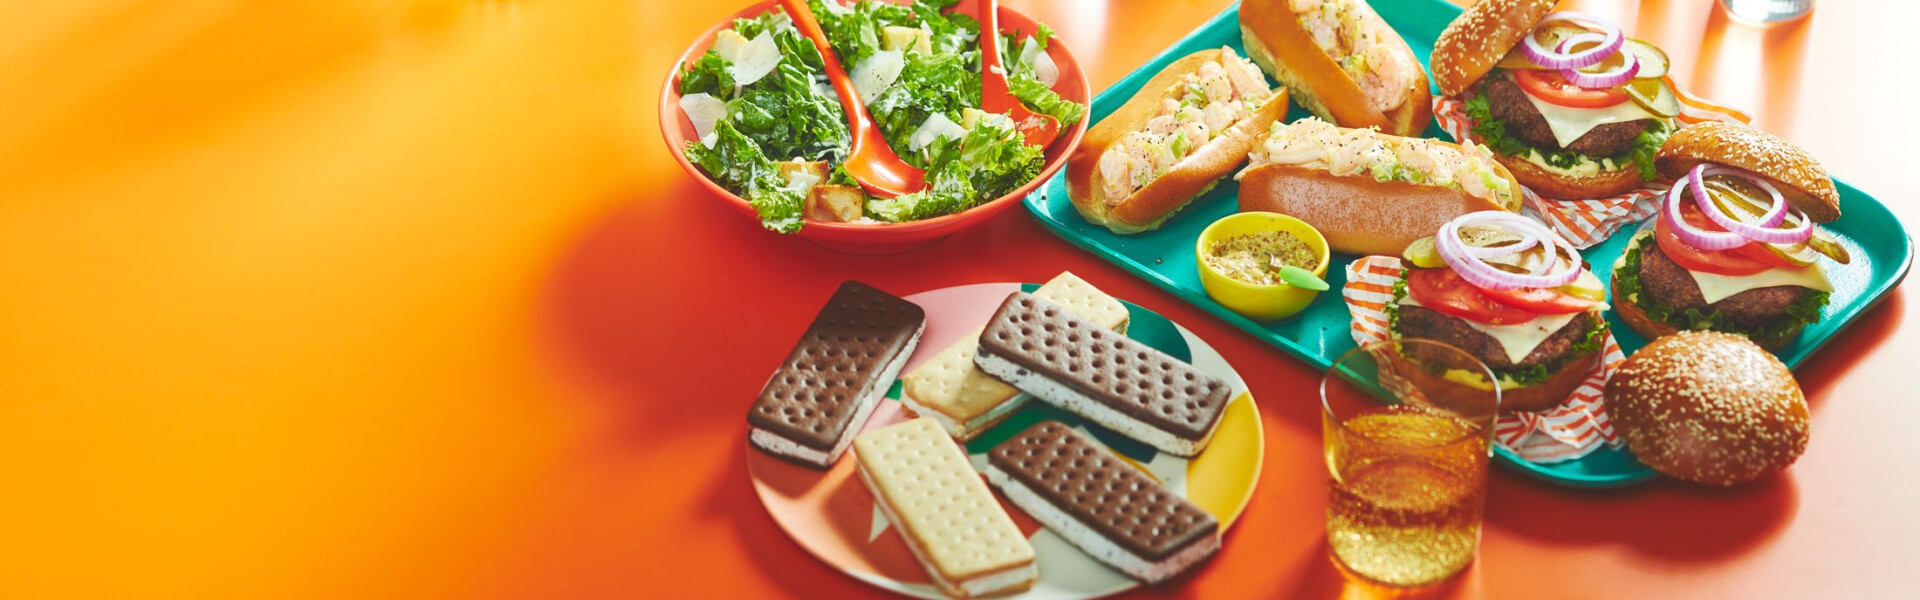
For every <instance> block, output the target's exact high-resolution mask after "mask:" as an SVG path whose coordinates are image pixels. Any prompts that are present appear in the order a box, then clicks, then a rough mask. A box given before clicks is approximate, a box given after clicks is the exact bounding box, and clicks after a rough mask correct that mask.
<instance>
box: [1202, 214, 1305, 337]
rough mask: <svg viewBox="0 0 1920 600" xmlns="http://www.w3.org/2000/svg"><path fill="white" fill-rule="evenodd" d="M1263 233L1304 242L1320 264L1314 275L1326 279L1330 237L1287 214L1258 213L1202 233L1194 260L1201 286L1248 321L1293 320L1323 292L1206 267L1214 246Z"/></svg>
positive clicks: (1231, 219)
mask: <svg viewBox="0 0 1920 600" xmlns="http://www.w3.org/2000/svg"><path fill="white" fill-rule="evenodd" d="M1262 231H1283V232H1286V233H1289V234H1292V235H1293V237H1296V238H1299V239H1300V241H1302V242H1305V243H1306V244H1307V248H1309V249H1311V250H1313V254H1314V258H1315V259H1317V261H1318V263H1319V264H1317V265H1315V266H1314V268H1313V274H1314V276H1315V277H1319V278H1321V279H1326V278H1327V263H1328V262H1330V259H1331V258H1332V256H1331V255H1330V253H1329V251H1328V249H1327V238H1326V237H1325V236H1322V235H1320V230H1318V229H1314V228H1313V226H1312V225H1308V224H1307V223H1306V222H1305V221H1301V220H1299V219H1295V218H1293V217H1289V216H1287V215H1283V214H1280V213H1273V212H1260V211H1255V212H1243V213H1235V214H1231V215H1227V216H1225V217H1222V218H1221V219H1220V220H1218V221H1214V222H1213V224H1212V225H1208V226H1207V228H1206V230H1204V231H1201V232H1200V239H1198V240H1195V241H1194V247H1193V252H1194V256H1193V260H1194V262H1195V263H1197V265H1198V266H1199V269H1200V286H1201V287H1204V288H1206V289H1207V295H1208V296H1211V297H1213V300H1214V301H1215V302H1219V303H1220V304H1221V305H1224V306H1226V307H1227V308H1228V309H1231V310H1232V311H1233V312H1237V313H1240V314H1242V315H1245V316H1246V317H1247V318H1250V319H1254V320H1259V321H1272V320H1277V319H1284V318H1287V317H1291V316H1293V315H1294V314H1295V313H1298V312H1300V310H1301V309H1304V308H1306V307H1307V304H1309V303H1311V302H1313V299H1314V298H1315V297H1318V296H1319V295H1320V292H1316V291H1313V290H1309V289H1303V288H1297V287H1293V286H1291V285H1287V284H1286V283H1276V284H1273V285H1255V284H1252V283H1247V282H1245V281H1241V280H1238V279H1234V278H1232V277H1228V276H1227V275H1226V274H1225V273H1221V272H1219V271H1217V270H1215V269H1214V268H1213V266H1211V265H1208V264H1207V255H1209V254H1211V253H1212V251H1213V245H1214V244H1216V243H1218V242H1220V241H1222V240H1225V239H1227V238H1231V237H1236V236H1242V235H1247V234H1250V233H1258V232H1262Z"/></svg>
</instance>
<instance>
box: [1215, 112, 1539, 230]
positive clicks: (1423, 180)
mask: <svg viewBox="0 0 1920 600" xmlns="http://www.w3.org/2000/svg"><path fill="white" fill-rule="evenodd" d="M1251 162H1252V164H1251V165H1250V166H1248V167H1247V168H1246V170H1243V171H1241V172H1240V174H1239V175H1236V176H1235V179H1238V180H1240V210H1241V211H1271V212H1277V213H1281V214H1285V215H1291V216H1293V217H1295V218H1298V219H1300V220H1302V221H1306V222H1307V224H1309V225H1312V226H1313V227H1314V228H1315V229H1318V230H1320V233H1321V234H1322V235H1325V236H1326V238H1327V245H1329V246H1331V247H1332V248H1333V249H1334V250H1336V251H1339V252H1346V253H1350V254H1383V255H1388V256H1392V255H1398V254H1399V253H1400V251H1401V250H1404V249H1406V247H1407V245H1408V244H1411V243H1413V241H1414V240H1417V239H1420V238H1423V237H1427V236H1431V235H1433V232H1434V231H1435V230H1437V229H1439V228H1440V226H1441V225H1444V224H1446V222H1447V221H1450V220H1453V218H1454V217H1458V216H1460V215H1464V214H1467V213H1471V212H1478V211H1483V210H1503V211H1508V212H1519V211H1520V202H1521V196H1520V185H1519V184H1518V183H1516V182H1515V181H1514V178H1513V174H1512V173H1511V172H1509V171H1507V169H1506V167H1503V166H1501V165H1500V163H1499V162H1496V161H1494V160H1493V158H1492V157H1491V153H1489V152H1487V151H1486V149H1485V148H1482V147H1479V146H1476V145H1474V144H1473V143H1472V142H1468V143H1467V145H1466V146H1460V145H1456V144H1450V143H1447V142H1442V141H1440V140H1434V139H1427V138H1410V137H1401V136H1396V135H1391V134H1386V133H1380V132H1377V131H1373V130H1370V129H1349V128H1343V127H1338V126H1335V125H1333V124H1331V123H1327V122H1325V121H1321V120H1319V119H1313V118H1307V119H1301V120H1299V121H1294V122H1293V123H1290V124H1286V125H1280V126H1276V127H1273V131H1272V133H1270V134H1269V135H1268V136H1267V137H1266V139H1264V140H1262V141H1261V143H1260V144H1258V145H1257V147H1255V148H1254V149H1253V153H1252V157H1251Z"/></svg>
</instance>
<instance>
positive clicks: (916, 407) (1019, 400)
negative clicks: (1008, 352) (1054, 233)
mask: <svg viewBox="0 0 1920 600" xmlns="http://www.w3.org/2000/svg"><path fill="white" fill-rule="evenodd" d="M1033 295H1034V296H1035V297H1039V298H1043V299H1045V300H1046V301H1048V302H1052V303H1054V304H1058V305H1060V306H1061V307H1063V308H1066V309H1067V310H1068V311H1070V312H1072V313H1073V314H1074V315H1077V316H1079V317H1080V318H1082V319H1086V320H1088V321H1090V322H1092V323H1093V324H1094V325H1097V326H1100V327H1104V328H1107V329H1113V330H1116V331H1126V330H1127V307H1126V305H1124V304H1121V303H1120V301H1119V300H1115V299H1113V297H1112V296H1108V295H1107V294H1106V293H1105V292H1101V291H1100V289H1099V288H1096V287H1093V284H1090V283H1087V282H1086V281H1084V280H1081V279H1080V278H1079V277H1076V276H1074V274H1073V273H1061V274H1059V275H1056V276H1054V278H1053V279H1052V280H1050V281H1048V282H1047V283H1046V284H1045V285H1042V286H1040V289H1037V290H1034V292H1033ZM979 347H980V330H978V329H976V330H974V331H973V332H972V333H968V334H967V335H965V336H962V337H961V338H960V339H959V340H958V341H955V342H954V343H953V345H952V346H948V347H947V348H946V349H945V350H941V351H940V353H939V354H935V355H934V356H933V358H931V359H928V360H927V362H924V363H921V364H920V366H918V367H914V369H913V371H911V372H908V373H907V376H906V378H905V379H904V380H903V383H904V385H903V387H902V390H901V394H900V402H901V403H902V404H905V405H906V408H907V411H908V412H910V413H912V414H914V415H918V416H924V417H933V419H934V420H935V421H938V422H939V423H940V427H942V428H944V429H946V430H947V434H948V435H951V436H953V437H954V439H958V440H961V441H967V440H971V439H973V438H974V437H975V436H978V435H980V432H983V431H986V430H988V429H991V428H992V427H993V426H994V425H998V424H999V423H1000V421H1003V420H1005V419H1006V418H1007V415H1011V414H1013V412H1014V411H1016V410H1019V409H1020V406H1021V405H1024V404H1026V402H1027V396H1026V395H1024V394H1021V393H1020V390H1017V389H1014V387H1013V386H1010V385H1007V384H1006V383H1003V382H1001V381H1000V380H998V379H994V378H993V377H992V376H989V375H987V374H986V373H982V372H980V369H979V368H978V367H975V366H974V365H973V354H974V350H975V349H977V348H979Z"/></svg>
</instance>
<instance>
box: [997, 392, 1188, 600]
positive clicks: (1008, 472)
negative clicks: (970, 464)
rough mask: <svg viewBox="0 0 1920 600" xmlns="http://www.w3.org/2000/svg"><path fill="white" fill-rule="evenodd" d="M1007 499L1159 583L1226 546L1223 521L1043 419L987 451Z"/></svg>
mask: <svg viewBox="0 0 1920 600" xmlns="http://www.w3.org/2000/svg"><path fill="white" fill-rule="evenodd" d="M987 481H988V482H990V483H992V484H993V486H994V487H996V488H999V489H1000V494H1001V495H1003V496H1005V497H1006V499H1007V501H1008V502H1012V503H1013V505H1014V506H1018V507H1020V510H1022V511H1025V512H1026V513H1027V514H1028V515H1030V516H1032V517H1033V518H1034V520H1036V521H1039V522H1040V524H1042V525H1045V526H1046V527H1047V528H1048V529H1052V530H1053V531H1054V533H1057V534H1059V535H1060V537H1062V538H1066V540H1067V541H1069V542H1073V544H1074V545H1075V546H1079V547H1080V550H1081V551H1083V552H1086V553H1087V555H1088V556H1092V557H1093V558H1095V559H1097V560H1099V561H1100V562H1103V563H1106V564H1107V565H1109V566H1112V567H1113V568H1115V569H1119V570H1120V571H1121V572H1123V573H1126V574H1127V575H1128V576H1130V577H1133V578H1134V579H1138V580H1141V581H1144V582H1147V583H1155V582H1159V581H1164V580H1166V579H1169V578H1172V577H1174V576H1177V575H1179V574H1181V573H1183V572H1185V571H1186V570H1187V569H1188V568H1191V567H1192V566H1193V565H1195V564H1198V563H1199V562H1200V561H1202V560H1205V559H1206V558H1207V557H1209V556H1212V555H1213V554H1214V553H1215V552H1216V551H1218V550H1219V549H1220V522H1219V520H1217V519H1215V518H1214V517H1213V515H1211V514H1208V513H1207V512H1206V511H1204V510H1200V508H1199V507H1197V506H1194V505H1193V503H1191V502H1187V500H1186V499H1185V498H1181V497H1180V495H1179V494H1175V493H1173V492H1171V491H1169V490H1167V489H1166V488H1165V487H1164V486H1161V485H1160V482H1158V481H1154V480H1153V478H1152V477H1148V476H1147V475H1146V474H1144V473H1141V472H1140V471H1138V470H1136V469H1134V468H1133V466H1132V465H1129V464H1127V462H1126V461H1123V460H1120V459H1119V458H1118V457H1116V456H1114V455H1113V454H1112V453H1110V452H1108V451H1107V450H1106V448H1103V447H1101V446H1100V444H1099V443H1097V442H1095V441H1093V440H1091V439H1088V438H1087V436H1084V435H1081V434H1080V432H1077V431H1074V430H1073V429H1072V428H1070V427H1067V426H1066V425H1064V424H1061V423H1060V422H1059V421H1041V422H1040V423H1039V424H1037V425H1034V426H1033V427H1030V428H1028V429H1027V430H1026V431H1023V432H1021V433H1020V434H1019V435H1015V436H1013V437H1011V438H1008V439H1007V441H1005V442H1001V443H1000V445H999V446H995V447H994V448H993V451H991V452H989V453H988V454H987Z"/></svg>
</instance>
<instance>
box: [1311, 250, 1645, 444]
mask: <svg viewBox="0 0 1920 600" xmlns="http://www.w3.org/2000/svg"><path fill="white" fill-rule="evenodd" d="M1399 280H1400V259H1398V258H1394V257H1391V256H1363V257H1360V258H1359V259H1358V260H1355V261H1353V262H1351V263H1348V264H1347V285H1346V287H1344V288H1342V289H1341V290H1340V295H1341V296H1342V297H1344V298H1345V299H1346V301H1347V312H1349V313H1352V314H1353V324H1352V325H1351V327H1350V330H1351V332H1352V334H1353V342H1354V343H1356V344H1361V345H1365V344H1368V343H1371V342H1377V341H1381V340H1385V339H1387V338H1388V337H1389V334H1388V332H1387V314H1386V308H1387V302H1389V301H1391V300H1393V284H1394V282H1395V281H1399ZM1605 352H1606V354H1605V355H1603V356H1602V358H1601V361H1600V368H1598V369H1595V370H1594V372H1593V373H1592V374H1590V375H1588V376H1587V380H1586V381H1584V382H1581V383H1580V387H1579V388H1576V389H1575V390H1574V391H1573V394H1572V395H1571V396H1568V397H1567V400H1566V401H1565V402H1563V403H1561V404H1560V406H1557V407H1555V408H1554V409H1552V410H1548V411H1544V412H1518V413H1511V414H1506V415H1501V416H1500V420H1499V421H1497V422H1495V423H1494V425H1493V439H1494V442H1495V443H1498V444H1500V445H1501V446H1503V447H1506V448H1507V449H1508V450H1512V451H1513V453H1514V454H1516V455H1519V456H1520V458H1522V459H1524V460H1527V461H1528V462H1535V463H1556V462H1562V461H1568V460H1573V459H1576V458H1580V457H1582V456H1586V455H1587V454H1589V453H1592V452H1593V451H1594V450H1598V449H1599V448H1600V446H1601V444H1606V445H1609V446H1613V447H1616V448H1618V447H1620V445H1621V444H1622V442H1621V440H1620V438H1619V437H1618V436H1616V435H1614V432H1613V422H1612V421H1609V420H1608V419H1607V411H1606V406H1605V403H1604V402H1603V400H1602V398H1601V394H1602V391H1603V390H1604V389H1605V388H1606V384H1607V379H1608V378H1610V377H1612V376H1613V371H1614V369H1616V368H1619V366H1620V363H1621V362H1622V361H1625V360H1626V359H1627V356H1626V354H1625V353H1622V352H1621V351H1620V343H1619V342H1618V341H1615V340H1614V339H1613V332H1612V331H1608V332H1607V343H1606V350H1605Z"/></svg>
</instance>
